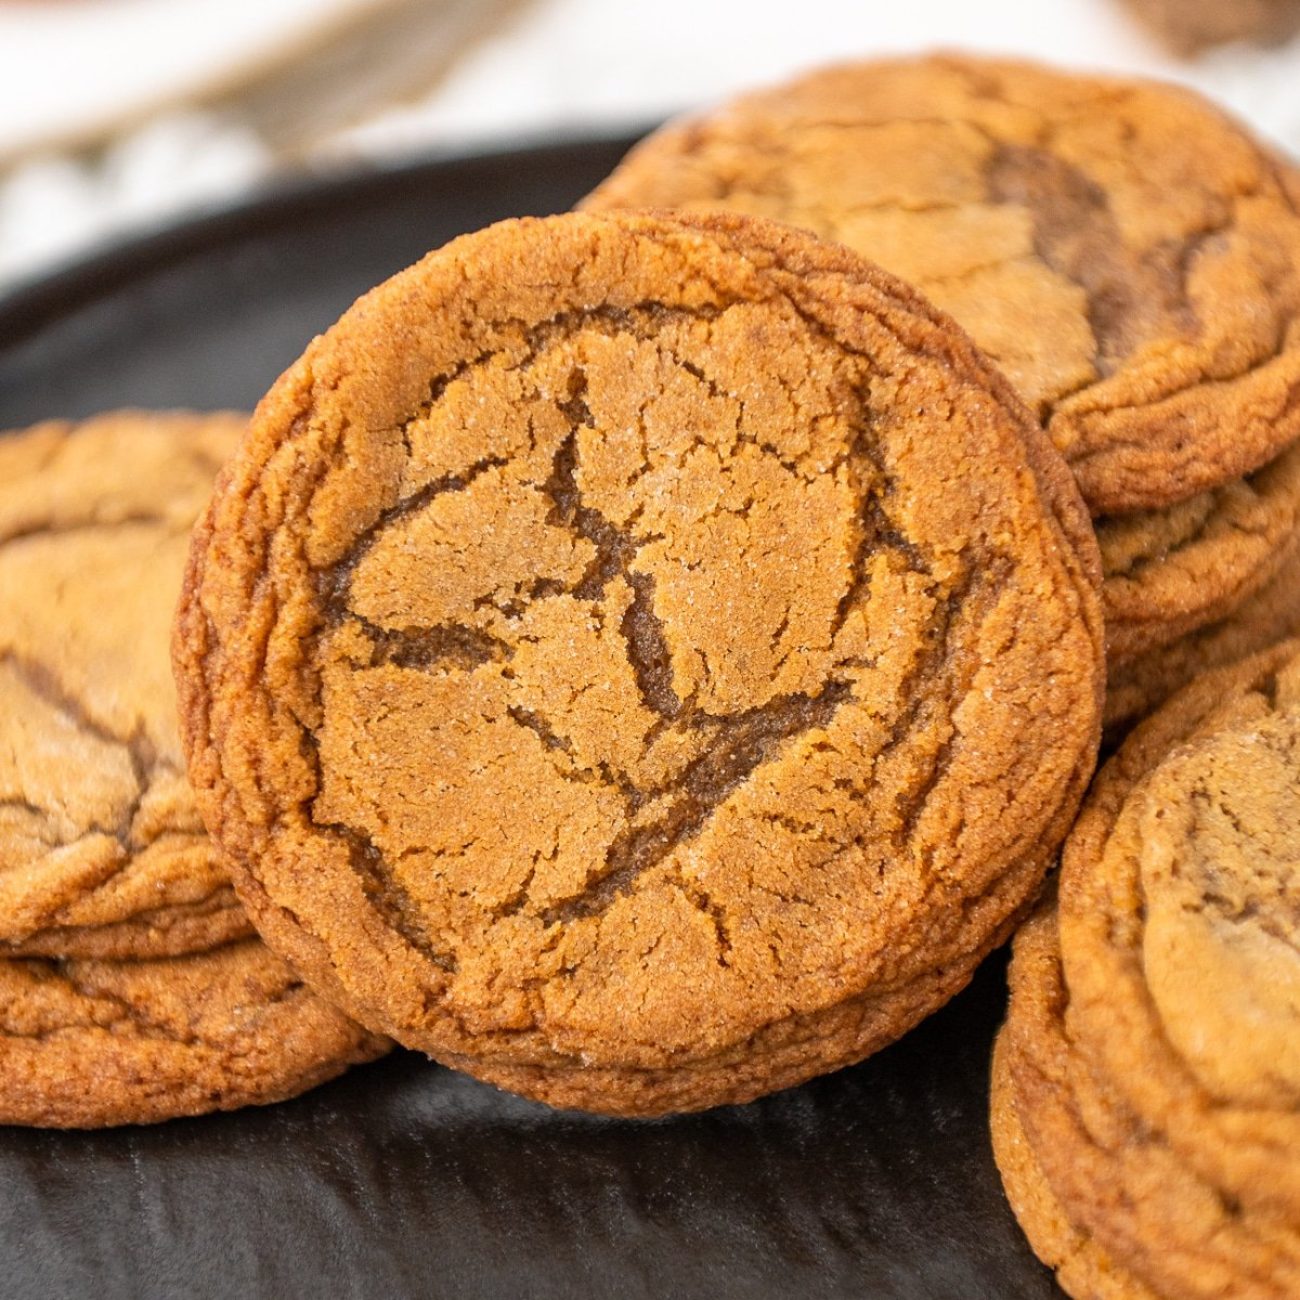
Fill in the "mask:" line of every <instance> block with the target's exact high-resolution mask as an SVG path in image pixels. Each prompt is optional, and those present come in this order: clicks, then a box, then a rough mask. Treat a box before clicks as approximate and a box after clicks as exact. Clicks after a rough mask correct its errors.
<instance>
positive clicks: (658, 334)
mask: <svg viewBox="0 0 1300 1300" xmlns="http://www.w3.org/2000/svg"><path fill="white" fill-rule="evenodd" d="M1099 581H1100V561H1099V558H1098V555H1097V553H1096V550H1095V541H1094V540H1093V539H1092V535H1091V529H1090V526H1089V521H1088V518H1087V514H1086V511H1085V509H1084V507H1083V505H1082V502H1081V500H1080V499H1079V497H1078V495H1077V492H1076V490H1075V488H1074V485H1073V483H1072V481H1071V477H1070V474H1069V472H1068V470H1067V469H1066V467H1065V465H1064V463H1063V461H1062V460H1061V459H1060V458H1059V456H1057V455H1056V454H1055V453H1054V452H1053V451H1052V449H1051V447H1050V445H1049V444H1048V443H1047V441H1046V439H1044V438H1043V437H1042V435H1041V431H1040V430H1039V429H1038V427H1037V425H1036V423H1035V422H1034V421H1033V420H1032V418H1031V417H1030V416H1029V415H1028V413H1027V412H1026V411H1025V410H1024V409H1023V407H1022V406H1021V405H1020V403H1019V402H1018V400H1017V399H1016V397H1015V396H1014V394H1013V393H1012V392H1011V390H1010V388H1009V387H1008V386H1007V385H1006V384H1005V382H1004V381H1003V380H1002V379H1001V378H1000V377H999V376H998V375H997V374H996V372H995V371H994V370H993V369H992V368H991V367H990V366H988V365H987V363H986V362H985V361H984V360H983V358H982V357H981V356H980V355H979V354H978V353H977V352H976V351H975V350H974V349H973V348H972V347H971V346H970V345H969V343H968V341H967V340H966V339H965V336H964V335H962V334H961V332H960V331H958V330H956V329H954V328H953V326H952V325H951V323H950V322H949V321H947V320H946V319H945V318H943V317H941V316H939V315H938V314H937V313H935V312H933V311H932V310H931V309H930V308H929V306H928V305H927V304H926V303H925V302H924V301H923V300H922V299H920V298H919V297H918V296H917V295H916V294H915V293H913V292H912V291H911V290H910V289H908V288H907V287H906V286H904V285H902V284H900V283H899V282H897V281H895V280H893V279H892V278H891V277H889V276H887V275H885V274H883V273H881V272H878V271H877V270H876V269H875V268H872V267H869V266H867V265H866V264H864V263H863V262H861V261H860V260H859V259H857V258H856V257H855V256H853V255H852V254H851V253H849V252H848V251H847V250H842V249H837V248H834V247H832V246H830V245H827V244H824V243H821V242H820V241H817V240H815V239H813V238H812V237H811V236H808V235H806V234H804V233H801V232H799V231H796V230H793V229H790V228H787V227H781V226H778V225H775V224H772V223H767V222H760V221H754V220H750V219H746V218H743V217H735V216H718V217H710V218H696V217H689V216H673V215H665V216H638V215H629V214H617V215H614V216H609V217H597V216H583V215H569V216H564V217H556V218H551V219H547V220H544V221H537V220H525V221H518V222H506V223H503V224H501V225H497V226H494V227H492V228H490V229H488V230H486V231H482V232H479V233H478V234H475V235H471V236H467V237H465V238H463V239H460V240H457V241H455V242H453V243H452V244H450V245H448V246H447V247H446V248H444V249H442V250H440V251H438V252H435V253H433V254H431V255H430V256H429V257H427V258H426V259H424V261H422V262H420V263H419V264H417V265H416V266H414V267H412V268H411V269H409V270H407V271H405V272H403V273H402V274H400V275H398V276H396V277H394V278H393V279H392V280H390V281H388V282H387V283H386V284H384V285H382V286H380V287H379V288H378V289H376V290H375V291H373V292H372V293H370V294H368V295H367V296H366V297H364V298H362V299H361V300H360V301H359V302H358V303H357V304H356V306H354V307H353V308H352V309H351V310H350V311H349V312H348V313H347V314H346V315H345V316H344V317H343V318H342V320H340V321H339V322H338V323H337V324H336V325H335V326H334V327H333V328H332V329H331V330H329V331H328V332H327V333H326V334H325V335H324V336H323V337H322V338H320V339H318V340H316V341H315V342H314V343H313V344H312V345H311V347H310V348H309V349H308V350H307V352H306V354H305V355H304V356H303V358H302V359H301V360H300V361H299V362H298V363H297V364H296V365H294V366H293V367H292V368H291V369H290V370H289V371H288V372H287V373H286V374H285V375H284V376H283V377H282V378H281V379H280V381H279V382H278V383H277V384H276V386H275V387H274V388H273V390H272V391H271V393H270V394H269V395H268V396H267V397H266V398H265V399H264V401H263V402H262V403H261V405H260V406H259V408H258V411H257V413H256V415H255V416H254V419H253V422H252V427H251V432H250V435H249V437H248V439H247V440H246V441H245V443H244V444H243V446H242V447H241V450H240V452H239V454H238V455H237V456H236V458H235V460H234V461H233V463H232V466H231V469H230V472H229V474H228V476H226V477H225V478H224V481H223V484H222V486H221V488H220V490H219V491H218V493H217V495H216V497H215V498H214V500H213V503H212V505H211V507H210V509H209V511H208V512H207V513H206V515H205V517H204V519H203V521H202V522H201V524H200V526H199V528H198V529H197V531H196V534H195V540H194V546H193V550H192V553H191V561H190V567H189V570H188V572H187V577H186V581H185V588H184V594H183V598H182V603H181V609H180V613H179V616H178V623H177V629H176V634H175V638H174V642H173V646H174V651H173V653H174V659H175V665H176V671H177V678H178V684H179V687H180V694H181V701H182V706H181V714H182V729H183V734H184V741H185V745H186V749H187V754H188V757H189V762H190V775H191V778H192V780H193V781H194V783H195V787H196V790H197V792H198V797H199V801H200V805H201V807H202V809H203V813H204V818H205V821H206V822H207V824H208V826H209V828H210V830H211V831H212V833H213V834H214V836H215V837H216V839H217V841H218V842H219V844H220V845H221V848H222V850H223V851H224V853H225V854H226V855H228V856H229V858H230V859H231V861H232V871H233V873H234V875H235V879H236V884H237V886H238V888H239V889H240V892H241V895H242V897H243V899H244V901H245V902H246V904H247V905H248V906H249V908H250V909H251V911H252V913H253V915H254V918H255V920H256V922H257V924H258V928H259V930H261V931H262V933H263V934H264V935H266V936H267V938H268V940H269V941H270V942H271V943H272V944H273V945H274V946H276V947H277V948H278V949H279V950H280V951H281V952H283V953H284V954H285V955H287V956H288V958H289V959H290V960H291V961H292V962H293V964H294V965H295V967H296V968H297V969H299V970H300V971H301V972H302V973H303V975H304V977H305V978H308V979H309V980H311V981H313V982H314V983H315V984H316V985H317V986H318V987H319V988H320V989H322V990H323V991H325V992H326V993H327V995H328V996H330V997H331V998H332V999H335V1000H337V1001H338V1002H339V1004H340V1005H342V1006H344V1007H346V1008H347V1009H349V1011H350V1012H352V1013H353V1014H354V1015H355V1016H356V1017H357V1018H358V1019H360V1020H361V1021H362V1022H363V1023H366V1024H368V1025H370V1026H371V1027H372V1028H374V1029H376V1030H379V1031H382V1032H385V1033H391V1034H392V1035H393V1036H394V1037H396V1038H397V1039H398V1040H399V1041H401V1042H404V1043H406V1044H407V1045H410V1046H413V1047H416V1048H419V1049H421V1050H423V1051H426V1052H428V1053H430V1054H431V1055H433V1056H435V1057H437V1058H438V1059H440V1060H442V1061H445V1062H447V1063H449V1064H451V1065H454V1066H457V1067H459V1068H463V1069H465V1070H467V1071H469V1072H471V1073H473V1074H475V1075H477V1076H479V1077H480V1078H483V1079H487V1080H489V1081H492V1082H495V1083H499V1084H501V1085H503V1086H506V1087H509V1088H512V1089H515V1090H517V1091H519V1092H523V1093H525V1094H527V1095H529V1096H532V1097H537V1098H540V1099H542V1100H545V1101H549V1102H551V1103H553V1104H557V1105H565V1106H575V1107H584V1108H587V1109H590V1110H595V1111H601V1112H606V1113H612V1114H637V1115H647V1114H655V1113H661V1112H663V1111H667V1110H690V1109H698V1108H701V1107H705V1106H711V1105H717V1104H721V1103H724V1102H732V1101H743V1100H746V1099H748V1098H751V1097H755V1096H758V1095H760V1094H762V1093H764V1092H768V1091H772V1090H774V1089H777V1088H780V1087H784V1086H787V1085H789V1084H793V1083H797V1082H799V1081H800V1080H802V1079H805V1078H808V1077H810V1076H812V1075H813V1074H816V1073H820V1072H823V1071H826V1070H829V1069H833V1068H835V1067H837V1066H839V1065H842V1064H845V1063H847V1062H849V1061H853V1060H856V1059H859V1058H861V1057H862V1056H864V1055H866V1054H867V1053H869V1052H870V1051H872V1050H874V1049H875V1048H877V1047H879V1046H881V1045H883V1044H884V1043H886V1042H888V1041H890V1040H891V1039H893V1038H895V1037H897V1036H898V1035H899V1034H900V1033H902V1032H904V1031H905V1030H906V1029H907V1028H908V1027H910V1025H912V1024H913V1023H915V1022H916V1021H917V1020H918V1019H919V1018H920V1017H921V1016H923V1015H925V1014H926V1013H927V1012H928V1011H929V1010H931V1009H933V1008H934V1007H935V1006H937V1005H939V1004H940V1003H941V1002H943V1001H944V1000H945V999H946V998H948V997H949V996H951V994H952V993H953V992H954V991H955V990H956V989H957V988H959V987H961V985H962V984H964V983H965V981H966V979H967V978H968V976H969V973H970V970H971V968H972V967H973V965H974V963H975V962H977V961H978V960H979V957H980V956H981V955H982V954H983V953H984V952H985V951H987V949H988V948H989V947H990V946H991V945H992V944H994V943H996V942H997V941H998V939H999V937H1000V936H1001V935H1002V934H1004V933H1006V931H1007V929H1008V927H1009V926H1010V925H1011V924H1012V923H1013V921H1014V919H1015V917H1016V916H1017V915H1018V913H1019V911H1020V909H1021V908H1022V907H1023V905H1024V904H1025V902H1026V900H1027V899H1029V898H1030V897H1031V895H1032V894H1033V893H1034V891H1035V889H1036V887H1037V885H1038V882H1039V880H1040V878H1041V875H1042V872H1043V870H1044V867H1045V864H1046V862H1047V860H1048V858H1049V857H1050V856H1051V854H1052V852H1053V849H1054V846H1055V845H1056V844H1057V843H1058V842H1059V840H1060V839H1061V837H1062V836H1063V835H1064V832H1065V829H1066V827H1067V825H1068V823H1069V821H1070V820H1071V819H1072V817H1073V814H1074V809H1075V806H1076V802H1077V799H1078V797H1079V792H1080V788H1081V786H1082V785H1083V784H1086V781H1087V779H1088V776H1089V774H1090V769H1091V766H1092V763H1093V761H1094V753H1095V744H1096V737H1097V726H1098V716H1097V715H1098V711H1099V699H1100V694H1101V670H1102V658H1103V631H1102V623H1101V616H1100V602H1099V598H1098V594H1097V587H1098V585H1099ZM1030 718H1032V719H1033V725H1032V727H1030V726H1026V725H1025V722H1026V719H1030Z"/></svg>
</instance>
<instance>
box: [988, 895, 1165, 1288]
mask: <svg viewBox="0 0 1300 1300" xmlns="http://www.w3.org/2000/svg"><path fill="white" fill-rule="evenodd" d="M1051 923H1052V922H1051V918H1050V916H1047V917H1044V916H1042V915H1038V916H1034V917H1031V918H1030V920H1028V921H1027V922H1026V923H1025V924H1024V925H1023V926H1022V927H1021V929H1020V931H1019V933H1018V935H1017V939H1016V942H1017V943H1018V944H1019V947H1020V951H1018V954H1017V961H1018V962H1019V963H1020V966H1021V967H1023V965H1024V964H1025V963H1026V962H1027V961H1028V960H1029V958H1027V957H1025V956H1024V955H1023V951H1024V949H1025V948H1026V945H1031V944H1041V943H1045V942H1046V939H1045V937H1043V936H1042V931H1043V929H1044V927H1047V926H1050V925H1051ZM1035 978H1036V979H1040V980H1041V979H1042V976H1041V975H1038V974H1037V973H1036V975H1035ZM1016 1014H1017V1016H1018V1015H1019V1014H1020V1011H1019V1008H1017V1010H1016ZM1009 1037H1010V1035H1009V1033H1002V1034H999V1035H998V1038H997V1040H996V1041H995V1043H994V1045H993V1068H992V1078H991V1080H990V1087H989V1127H990V1130H991V1133H992V1137H993V1155H994V1159H995V1160H996V1161H997V1166H998V1172H999V1173H1000V1174H1001V1175H1002V1186H1003V1189H1004V1190H1005V1192H1006V1195H1007V1200H1008V1201H1009V1202H1010V1203H1011V1209H1012V1212H1013V1213H1014V1214H1015V1216H1016V1221H1017V1222H1018V1223H1019V1224H1020V1226H1021V1227H1022V1228H1023V1229H1024V1232H1025V1236H1026V1237H1028V1238H1029V1244H1030V1245H1031V1246H1032V1247H1033V1249H1034V1254H1035V1255H1037V1256H1038V1258H1039V1259H1041V1260H1042V1261H1043V1263H1044V1264H1046V1265H1047V1266H1048V1268H1050V1269H1052V1270H1053V1271H1054V1272H1055V1273H1056V1280H1057V1281H1058V1282H1059V1283H1060V1285H1061V1287H1062V1289H1063V1290H1064V1291H1065V1292H1066V1293H1067V1294H1069V1295H1072V1296H1075V1297H1077V1298H1078V1300H1152V1298H1153V1297H1155V1294H1156V1293H1155V1292H1154V1291H1152V1290H1151V1288H1150V1287H1148V1286H1147V1285H1146V1284H1145V1283H1143V1282H1140V1281H1139V1280H1138V1279H1137V1278H1136V1277H1134V1276H1133V1274H1132V1273H1130V1272H1128V1271H1127V1270H1126V1269H1124V1268H1123V1267H1121V1266H1119V1265H1117V1264H1116V1263H1115V1261H1114V1259H1112V1258H1111V1256H1110V1255H1109V1254H1108V1253H1107V1252H1106V1250H1105V1249H1104V1247H1102V1246H1101V1245H1100V1244H1099V1243H1098V1241H1097V1239H1096V1238H1095V1237H1094V1236H1093V1235H1092V1234H1091V1233H1090V1232H1088V1230H1087V1229H1086V1228H1083V1227H1082V1226H1080V1225H1079V1224H1078V1223H1075V1222H1074V1221H1073V1220H1071V1218H1070V1216H1069V1214H1068V1213H1067V1212H1066V1210H1065V1208H1064V1207H1063V1206H1062V1205H1061V1202H1060V1199H1059V1198H1058V1197H1057V1195H1056V1193H1055V1192H1054V1191H1053V1190H1052V1185H1051V1183H1050V1182H1048V1180H1047V1176H1046V1174H1044V1173H1043V1167H1042V1165H1041V1163H1040V1162H1039V1159H1038V1156H1037V1155H1036V1154H1035V1152H1034V1148H1033V1146H1032V1144H1031V1143H1030V1141H1029V1138H1028V1136H1027V1135H1026V1133H1025V1127H1024V1125H1023V1124H1022V1123H1021V1120H1020V1113H1019V1111H1018V1109H1017V1103H1016V1080H1015V1078H1014V1076H1013V1072H1012V1064H1013V1061H1012V1047H1011V1044H1010V1042H1009V1041H1008V1040H1009ZM1016 1064H1017V1065H1019V1064H1020V1062H1019V1061H1017V1062H1016Z"/></svg>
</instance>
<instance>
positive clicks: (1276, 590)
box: [1105, 537, 1300, 745]
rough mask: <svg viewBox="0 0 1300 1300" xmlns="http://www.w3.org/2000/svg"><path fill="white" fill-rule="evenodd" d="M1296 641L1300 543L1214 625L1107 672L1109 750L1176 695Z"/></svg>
mask: <svg viewBox="0 0 1300 1300" xmlns="http://www.w3.org/2000/svg"><path fill="white" fill-rule="evenodd" d="M1296 635H1300V537H1296V538H1295V539H1294V540H1293V541H1292V543H1291V544H1290V546H1289V547H1288V548H1287V549H1286V551H1285V552H1284V553H1283V556H1282V559H1281V561H1280V562H1279V564H1278V569H1277V572H1276V573H1275V574H1274V575H1273V577H1272V578H1270V579H1269V581H1268V583H1267V584H1265V586H1264V587H1263V588H1262V589H1261V590H1259V591H1258V592H1256V593H1255V594H1254V595H1253V596H1250V597H1249V598H1247V600H1246V601H1245V602H1243V603H1242V604H1241V605H1239V606H1238V607H1237V608H1235V609H1234V610H1232V611H1231V613H1229V614H1228V615H1227V616H1226V617H1225V618H1223V619H1220V620H1219V621H1218V622H1217V623H1211V624H1209V625H1208V626H1206V627H1203V628H1199V629H1198V630H1197V631H1195V632H1193V633H1191V634H1190V635H1188V636H1185V637H1183V638H1181V639H1180V640H1178V641H1175V642H1174V643H1173V644H1172V645H1169V646H1161V647H1159V648H1158V649H1155V650H1150V651H1148V652H1147V653H1146V654H1143V655H1139V656H1138V657H1137V658H1136V659H1130V660H1129V661H1127V662H1126V663H1123V664H1119V665H1116V666H1114V667H1112V668H1111V670H1110V676H1109V680H1108V682H1107V685H1106V713H1105V726H1106V738H1107V744H1108V745H1111V744H1113V743H1115V742H1116V741H1117V740H1118V739H1119V738H1120V737H1121V736H1122V735H1123V733H1124V732H1125V731H1127V730H1128V729H1129V728H1130V727H1131V726H1132V725H1133V724H1134V723H1135V722H1138V721H1139V720H1140V719H1142V718H1144V717H1145V716H1146V715H1147V714H1148V713H1150V712H1151V711H1152V710H1153V709H1155V708H1156V707H1157V706H1158V705H1159V704H1161V703H1162V702H1163V701H1164V700H1166V699H1168V698H1169V696H1171V695H1172V694H1173V693H1174V692H1175V691H1178V690H1181V689H1182V688H1183V687H1184V686H1186V685H1187V684H1188V683H1189V682H1190V681H1192V680H1193V679H1194V678H1196V677H1199V676H1200V675H1201V674H1202V673H1206V672H1211V671H1212V670H1214V669H1216V668H1222V667H1224V666H1226V665H1227V664H1232V663H1236V662H1237V660H1239V659H1245V658H1246V657H1247V656H1249V655H1253V654H1257V653H1258V652H1259V651H1261V650H1266V649H1268V647H1269V646H1272V645H1276V644H1277V642H1279V641H1283V640H1285V639H1286V638H1287V637H1293V636H1296Z"/></svg>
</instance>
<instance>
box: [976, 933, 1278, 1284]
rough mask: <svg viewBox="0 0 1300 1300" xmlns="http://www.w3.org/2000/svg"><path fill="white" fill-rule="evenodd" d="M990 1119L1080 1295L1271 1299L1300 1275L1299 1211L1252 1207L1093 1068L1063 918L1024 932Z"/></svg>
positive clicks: (1013, 1188)
mask: <svg viewBox="0 0 1300 1300" xmlns="http://www.w3.org/2000/svg"><path fill="white" fill-rule="evenodd" d="M1011 986H1012V996H1011V1004H1010V1009H1009V1011H1008V1016H1007V1023H1006V1025H1005V1027H1004V1028H1003V1030H1002V1032H1001V1034H1000V1035H999V1038H998V1041H997V1045H996V1047H995V1050H994V1067H993V1071H994V1073H993V1079H994V1091H993V1098H992V1106H991V1121H992V1129H993V1136H994V1152H995V1156H996V1157H997V1160H998V1165H999V1170H1000V1172H1001V1173H1002V1176H1003V1179H1004V1182H1005V1185H1006V1190H1007V1194H1008V1197H1009V1199H1010V1201H1011V1203H1012V1207H1013V1209H1014V1210H1015V1211H1016V1213H1017V1215H1018V1217H1019V1218H1020V1221H1021V1224H1022V1226H1023V1228H1024V1229H1025V1232H1026V1235H1027V1236H1028V1237H1029V1240H1030V1244H1031V1245H1032V1246H1033V1247H1034V1249H1035V1252H1036V1253H1037V1254H1038V1255H1039V1256H1040V1258H1041V1259H1043V1261H1044V1262H1045V1263H1047V1264H1048V1265H1049V1266H1051V1267H1053V1268H1056V1269H1057V1270H1058V1272H1057V1280H1058V1281H1059V1282H1060V1283H1061V1285H1062V1286H1063V1287H1064V1289H1065V1290H1066V1291H1067V1292H1068V1293H1069V1294H1070V1295H1072V1296H1075V1297H1076V1300H1083V1298H1084V1297H1089V1298H1092V1297H1096V1298H1099V1300H1109V1298H1110V1297H1134V1298H1141V1300H1144V1298H1145V1297H1147V1296H1160V1297H1166V1298H1167V1300H1185V1298H1191V1297H1206V1298H1207V1300H1208V1298H1209V1297H1221V1296H1228V1295H1231V1296H1236V1297H1251V1298H1252V1300H1254V1298H1256V1297H1259V1298H1260V1300H1262V1298H1264V1297H1269V1298H1270V1300H1283V1297H1287V1296H1291V1295H1294V1294H1296V1287H1297V1286H1298V1285H1300V1252H1298V1251H1297V1246H1298V1245H1300V1238H1298V1237H1297V1232H1296V1226H1295V1223H1294V1221H1291V1222H1288V1221H1287V1220H1286V1219H1285V1218H1282V1217H1279V1216H1277V1215H1275V1214H1270V1213H1262V1212H1260V1211H1259V1210H1257V1209H1254V1208H1249V1207H1243V1206H1241V1205H1239V1204H1238V1203H1237V1202H1235V1201H1234V1200H1233V1199H1232V1198H1231V1197H1230V1196H1228V1195H1226V1194H1225V1193H1224V1192H1223V1190H1222V1189H1221V1188H1218V1187H1216V1186H1215V1185H1214V1184H1213V1183H1212V1182H1210V1181H1208V1180H1207V1179H1205V1178H1204V1177H1202V1176H1201V1175H1199V1174H1198V1173H1197V1172H1196V1171H1195V1169H1194V1168H1192V1167H1191V1166H1189V1165H1188V1164H1187V1162H1186V1161H1184V1160H1183V1159H1182V1158H1181V1155H1180V1153H1179V1152H1178V1151H1177V1150H1175V1149H1174V1147H1173V1146H1172V1144H1171V1142H1170V1137H1169V1133H1168V1132H1167V1131H1166V1130H1164V1129H1162V1128H1160V1127H1155V1126H1151V1125H1149V1124H1147V1123H1144V1122H1142V1121H1141V1120H1140V1119H1139V1118H1138V1117H1137V1116H1136V1115H1135V1114H1134V1113H1133V1112H1131V1111H1130V1110H1128V1109H1127V1108H1126V1107H1125V1106H1124V1105H1123V1104H1122V1103H1121V1102H1120V1101H1119V1100H1117V1098H1116V1096H1115V1095H1114V1093H1113V1092H1112V1091H1111V1090H1110V1088H1109V1087H1108V1083H1109V1079H1108V1077H1107V1079H1106V1080H1102V1079H1099V1078H1098V1076H1097V1075H1095V1074H1094V1073H1093V1072H1092V1070H1091V1069H1090V1067H1089V1062H1088V1060H1087V1053H1086V1052H1085V1051H1084V1050H1083V1049H1082V1048H1081V1046H1080V1045H1079V1043H1078V1042H1077V1041H1076V1039H1075V1037H1074V1036H1073V1035H1072V1034H1071V1031H1070V1028H1069V1019H1070V1009H1071V1006H1072V1002H1071V993H1070V992H1069V991H1068V990H1067V984H1066V982H1065V981H1064V980H1063V978H1062V972H1061V953H1060V948H1059V944H1058V941H1057V932H1056V918H1055V915H1054V913H1053V911H1052V909H1050V908H1048V909H1046V910H1044V911H1042V912H1040V913H1039V914H1037V915H1036V916H1035V917H1034V918H1033V919H1032V920H1031V921H1030V922H1029V923H1028V924H1026V925H1025V926H1024V927H1023V929H1022V930H1021V932H1020V933H1019V934H1018V935H1017V936H1016V941H1015V956H1014V959H1013V962H1012V967H1011Z"/></svg>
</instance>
